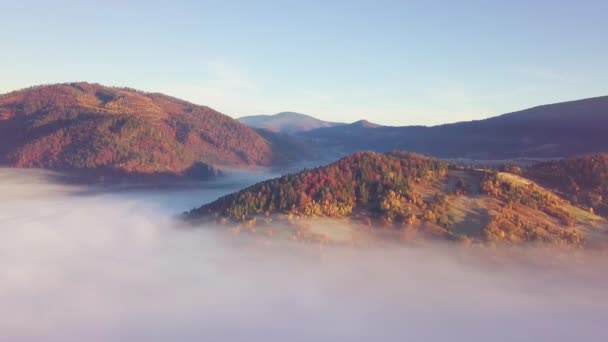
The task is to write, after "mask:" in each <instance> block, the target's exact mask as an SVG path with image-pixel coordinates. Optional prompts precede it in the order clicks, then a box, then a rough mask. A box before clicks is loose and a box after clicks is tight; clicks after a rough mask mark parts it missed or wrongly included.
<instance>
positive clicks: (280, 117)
mask: <svg viewBox="0 0 608 342" xmlns="http://www.w3.org/2000/svg"><path fill="white" fill-rule="evenodd" d="M238 120H239V121H240V122H241V123H244V124H245V125H248V126H250V127H254V128H264V129H267V130H269V131H271V132H276V133H286V134H293V133H299V132H306V131H310V130H313V129H318V128H325V127H335V126H341V125H344V124H343V123H338V122H328V121H323V120H319V119H317V118H314V117H312V116H310V115H306V114H300V113H294V112H282V113H278V114H274V115H252V116H244V117H241V118H239V119H238Z"/></svg>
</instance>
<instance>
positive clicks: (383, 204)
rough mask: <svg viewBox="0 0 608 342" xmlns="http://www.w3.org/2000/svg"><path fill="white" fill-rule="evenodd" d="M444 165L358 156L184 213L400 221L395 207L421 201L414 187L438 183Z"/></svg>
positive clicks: (402, 156)
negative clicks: (371, 216)
mask: <svg viewBox="0 0 608 342" xmlns="http://www.w3.org/2000/svg"><path fill="white" fill-rule="evenodd" d="M447 168H448V165H447V163H445V162H443V161H440V160H436V159H432V158H428V157H424V156H421V155H417V154H412V153H403V152H392V153H385V154H379V153H373V152H360V153H356V154H353V155H351V156H348V157H345V158H343V159H340V160H339V161H337V162H335V163H332V164H330V165H327V166H324V167H319V168H315V169H308V170H304V171H302V172H299V173H296V174H290V175H286V176H283V177H280V178H277V179H272V180H269V181H265V182H262V183H259V184H256V185H254V186H252V187H249V188H247V189H244V190H242V191H239V192H237V193H234V194H231V195H228V196H225V197H222V198H220V199H218V200H217V201H215V202H213V203H210V204H208V205H205V206H203V207H201V208H199V209H195V210H193V211H191V212H190V216H193V217H194V216H198V215H207V214H210V213H212V214H214V215H218V216H221V217H225V218H228V219H231V220H237V221H239V220H241V221H242V220H248V219H251V218H252V217H254V216H256V215H264V214H269V213H277V212H278V213H294V214H302V215H305V216H313V215H322V216H330V217H339V216H347V215H350V214H351V213H352V212H353V211H354V210H356V209H365V210H371V211H372V212H374V213H378V214H381V215H383V216H386V217H392V216H399V217H400V218H405V216H406V213H405V212H403V210H401V209H399V210H396V208H395V206H396V202H399V201H408V202H411V203H420V202H422V200H421V198H420V195H419V194H417V193H416V192H415V191H414V185H415V184H419V183H428V182H433V181H438V180H439V179H441V178H443V177H445V176H446V174H447Z"/></svg>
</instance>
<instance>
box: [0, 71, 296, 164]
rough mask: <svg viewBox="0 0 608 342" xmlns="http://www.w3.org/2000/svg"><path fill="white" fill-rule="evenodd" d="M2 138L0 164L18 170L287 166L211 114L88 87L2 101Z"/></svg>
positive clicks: (262, 143)
mask: <svg viewBox="0 0 608 342" xmlns="http://www.w3.org/2000/svg"><path fill="white" fill-rule="evenodd" d="M0 135H1V136H2V138H3V144H2V146H0V163H4V164H9V165H12V166H18V167H43V168H56V169H108V170H113V171H116V172H124V173H145V174H148V173H167V174H186V173H189V172H192V170H195V171H196V170H197V169H198V170H200V169H201V166H204V165H207V166H208V165H232V166H240V165H271V164H273V163H277V162H281V161H284V160H285V156H284V155H283V154H282V153H281V152H278V149H276V148H275V147H274V146H273V145H272V143H270V142H269V141H268V140H267V139H265V138H264V137H262V136H260V135H259V134H258V133H257V132H255V131H254V130H252V129H250V128H248V127H246V126H245V125H242V124H240V123H239V122H237V121H236V120H233V119H232V118H230V117H228V116H226V115H223V114H221V113H218V112H216V111H214V110H213V109H211V108H208V107H204V106H197V105H194V104H191V103H188V102H185V101H181V100H178V99H175V98H172V97H169V96H165V95H162V94H156V93H145V92H141V91H137V90H133V89H128V88H111V87H104V86H101V85H97V84H88V83H71V84H58V85H49V86H39V87H33V88H29V89H25V90H21V91H16V92H12V93H8V94H4V95H0Z"/></svg>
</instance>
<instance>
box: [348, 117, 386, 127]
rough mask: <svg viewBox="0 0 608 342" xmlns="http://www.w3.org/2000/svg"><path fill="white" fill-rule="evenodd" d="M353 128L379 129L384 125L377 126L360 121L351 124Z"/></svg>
mask: <svg viewBox="0 0 608 342" xmlns="http://www.w3.org/2000/svg"><path fill="white" fill-rule="evenodd" d="M351 126H354V127H361V128H378V127H382V125H378V124H375V123H373V122H370V121H367V120H365V119H363V120H359V121H355V122H353V123H352V124H351Z"/></svg>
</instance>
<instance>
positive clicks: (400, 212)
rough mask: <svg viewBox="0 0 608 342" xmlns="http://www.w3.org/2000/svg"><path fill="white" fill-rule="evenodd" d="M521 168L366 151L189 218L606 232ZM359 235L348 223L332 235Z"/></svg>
mask: <svg viewBox="0 0 608 342" xmlns="http://www.w3.org/2000/svg"><path fill="white" fill-rule="evenodd" d="M515 170H517V169H515ZM517 173H518V172H516V171H512V172H510V171H508V170H505V171H501V172H498V171H491V170H478V169H472V168H463V167H457V166H455V165H450V164H448V163H447V162H444V161H441V160H438V159H433V158H429V157H425V156H422V155H418V154H412V153H405V152H389V153H383V154H380V153H374V152H362V153H355V154H353V155H350V156H348V157H345V158H343V159H341V160H339V161H337V162H334V163H332V164H329V165H327V166H323V167H319V168H315V169H308V170H304V171H302V172H299V173H295V174H290V175H286V176H283V177H280V178H276V179H273V180H269V181H266V182H262V183H259V184H256V185H254V186H252V187H250V188H247V189H244V190H242V191H239V192H236V193H234V194H230V195H228V196H225V197H223V198H220V199H218V200H217V201H214V202H212V203H209V204H206V205H203V206H202V207H200V208H197V209H194V210H192V211H190V212H188V213H187V214H186V216H185V217H186V218H187V219H188V220H190V221H192V222H198V221H201V220H202V221H208V220H212V221H219V222H225V223H230V222H232V223H233V224H236V225H243V224H244V225H245V226H252V225H255V224H258V225H259V224H260V222H261V224H262V225H267V226H268V225H269V226H271V227H272V223H269V222H272V219H273V218H274V219H275V221H276V220H277V219H285V218H286V219H287V221H288V223H289V225H291V224H292V223H294V222H295V227H300V228H301V227H302V226H299V225H298V222H299V221H298V220H299V219H311V218H313V219H314V218H334V219H347V220H349V224H348V225H347V226H348V227H350V226H351V225H352V224H357V225H359V226H361V225H363V226H365V227H370V228H371V227H378V226H380V227H387V228H393V229H392V231H394V232H396V233H397V234H400V233H399V232H402V233H405V234H406V235H408V236H410V237H411V235H412V234H413V235H418V236H425V237H434V238H440V239H447V240H458V241H470V242H478V243H507V244H523V243H531V242H534V243H543V244H553V245H559V246H563V245H567V246H572V245H574V246H580V245H582V244H583V243H584V242H585V241H586V237H587V236H597V234H598V232H600V231H604V233H603V234H600V235H601V236H602V237H603V239H600V240H605V238H606V237H608V235H607V234H606V233H605V231H606V222H605V220H604V219H603V218H601V217H599V216H596V215H595V214H593V213H592V212H590V211H589V210H586V209H585V208H579V207H576V206H574V205H572V204H571V203H570V202H569V201H567V200H565V199H564V198H562V197H560V196H559V195H558V194H556V193H554V192H552V191H551V190H549V189H546V188H544V187H542V186H540V185H538V184H537V183H535V182H533V181H531V180H529V179H526V178H524V177H522V176H520V175H518V174H517ZM304 221H306V220H304ZM304 221H302V222H304ZM339 226H340V225H339V224H327V225H323V226H322V227H321V228H317V229H315V230H314V231H312V232H311V230H310V229H308V228H306V227H304V228H302V230H300V229H299V228H298V229H297V230H296V233H295V234H296V236H298V237H301V236H307V237H309V238H310V237H313V238H315V239H316V238H319V239H321V240H324V239H331V238H330V237H331V236H332V235H336V234H335V233H331V232H332V231H334V230H336V229H339V228H336V227H339ZM358 231H359V232H360V231H361V230H358ZM363 231H366V232H369V231H370V230H369V229H367V228H366V229H363ZM372 231H374V230H373V229H372ZM357 234H358V233H357V230H351V229H350V228H347V232H344V231H342V232H341V233H340V234H337V235H340V236H344V235H349V236H351V235H352V236H355V235H357ZM596 242H597V241H596V240H595V239H594V240H593V241H592V243H596Z"/></svg>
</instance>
